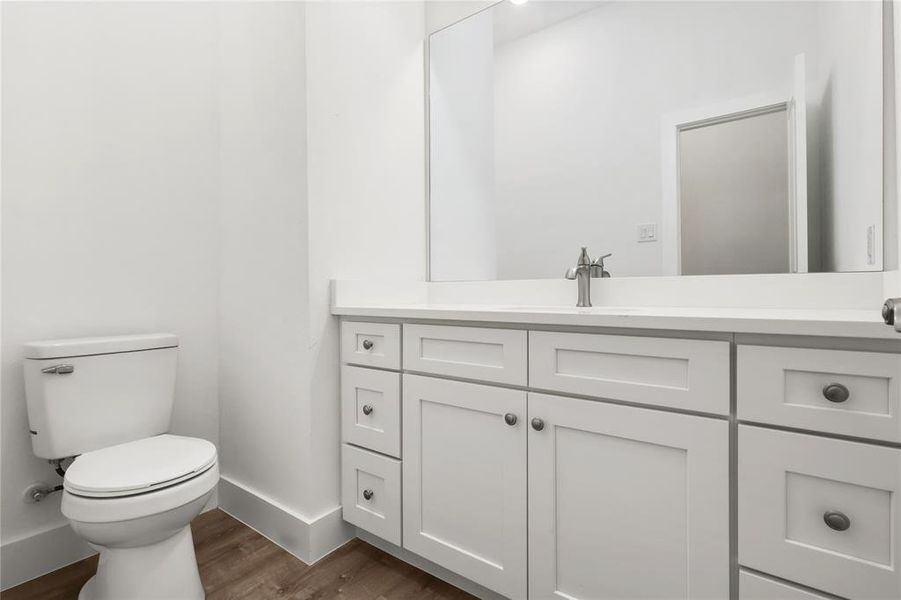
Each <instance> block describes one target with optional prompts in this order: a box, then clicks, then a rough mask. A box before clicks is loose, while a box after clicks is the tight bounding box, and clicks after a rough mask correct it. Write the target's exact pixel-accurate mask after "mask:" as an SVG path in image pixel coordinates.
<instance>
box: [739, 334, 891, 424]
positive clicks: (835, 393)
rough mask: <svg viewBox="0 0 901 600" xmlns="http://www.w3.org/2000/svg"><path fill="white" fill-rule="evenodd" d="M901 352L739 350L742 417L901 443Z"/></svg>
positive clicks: (796, 349)
mask: <svg viewBox="0 0 901 600" xmlns="http://www.w3.org/2000/svg"><path fill="white" fill-rule="evenodd" d="M899 383H901V354H885V353H880V352H848V351H842V350H810V349H802V348H774V347H768V346H739V347H738V417H739V418H740V419H743V420H747V421H758V422H761V423H773V424H776V425H783V426H789V427H797V428H800V429H813V430H817V431H826V432H830V433H839V434H843V435H850V436H855V437H864V438H874V439H880V440H887V441H892V442H901V385H899Z"/></svg>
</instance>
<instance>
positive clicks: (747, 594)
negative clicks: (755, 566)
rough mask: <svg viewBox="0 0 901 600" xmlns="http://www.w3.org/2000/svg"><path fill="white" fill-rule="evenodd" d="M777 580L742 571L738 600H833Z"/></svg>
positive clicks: (830, 597) (739, 576)
mask: <svg viewBox="0 0 901 600" xmlns="http://www.w3.org/2000/svg"><path fill="white" fill-rule="evenodd" d="M832 598H834V596H823V595H822V594H817V593H815V592H812V591H810V590H805V589H804V588H800V587H797V586H794V585H791V584H788V583H785V582H783V581H779V580H777V579H770V578H769V577H764V576H763V575H758V574H757V573H751V572H748V571H745V570H744V569H742V570H741V571H740V572H739V574H738V600H831V599H832Z"/></svg>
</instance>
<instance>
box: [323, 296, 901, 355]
mask: <svg viewBox="0 0 901 600" xmlns="http://www.w3.org/2000/svg"><path fill="white" fill-rule="evenodd" d="M332 314H335V315H341V316H352V317H374V318H395V319H425V320H442V321H472V322H483V323H490V322H495V323H517V324H527V325H566V326H581V327H615V328H636V329H668V330H680V331H715V332H731V333H760V334H775V335H813V336H833V337H858V338H877V339H894V340H897V341H898V344H899V349H901V334H899V333H896V332H895V331H894V329H893V328H891V327H888V326H887V325H885V324H884V323H883V322H882V319H881V316H880V314H879V312H878V311H876V310H861V309H823V310H820V309H807V308H803V309H777V308H696V307H663V306H661V307H654V306H642V307H618V306H598V307H592V308H576V307H561V306H500V305H478V304H402V303H399V304H381V305H380V304H362V303H360V304H354V305H350V304H335V305H333V306H332Z"/></svg>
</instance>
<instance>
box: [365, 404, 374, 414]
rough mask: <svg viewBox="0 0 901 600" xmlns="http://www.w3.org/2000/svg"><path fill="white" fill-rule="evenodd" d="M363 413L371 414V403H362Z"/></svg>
mask: <svg viewBox="0 0 901 600" xmlns="http://www.w3.org/2000/svg"><path fill="white" fill-rule="evenodd" d="M363 414H364V415H371V414H372V405H371V404H364V405H363Z"/></svg>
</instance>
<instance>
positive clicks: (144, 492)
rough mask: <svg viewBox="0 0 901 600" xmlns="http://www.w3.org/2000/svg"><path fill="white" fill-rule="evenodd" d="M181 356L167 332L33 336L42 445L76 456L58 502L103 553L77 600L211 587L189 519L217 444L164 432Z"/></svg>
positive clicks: (37, 449)
mask: <svg viewBox="0 0 901 600" xmlns="http://www.w3.org/2000/svg"><path fill="white" fill-rule="evenodd" d="M177 354H178V338H177V337H176V336H174V335H171V334H149V335H130V336H117V337H103V338H83V339H71V340H53V341H46V342H32V343H29V344H26V345H25V359H26V360H25V387H26V394H27V397H28V421H29V427H30V429H31V440H32V446H33V448H34V453H35V454H36V455H37V456H40V457H42V458H47V459H60V458H65V457H70V456H77V458H76V459H75V461H74V462H73V463H72V464H71V465H70V466H69V468H68V469H67V470H66V475H65V479H64V482H63V486H64V489H63V498H62V512H63V514H64V515H65V516H66V517H67V518H68V519H69V521H70V523H71V525H72V528H73V529H74V530H75V532H76V533H78V535H80V536H81V537H83V538H84V539H85V540H87V541H88V543H90V544H91V546H93V547H94V548H96V549H97V550H98V551H99V552H100V563H99V566H98V568H97V574H96V575H95V576H94V577H92V578H91V579H90V581H88V583H87V584H85V586H84V587H83V588H82V590H81V593H80V594H79V595H78V597H79V600H95V599H96V600H107V599H108V600H149V599H151V598H152V599H154V600H156V599H163V598H171V599H176V598H177V599H178V600H193V599H198V598H204V597H205V594H204V592H203V586H202V585H201V583H200V575H199V573H198V570H197V559H196V558H195V556H194V545H193V540H192V538H191V528H190V527H189V523H190V522H191V520H192V519H193V518H194V517H196V516H197V515H198V514H200V511H201V510H202V509H203V506H204V505H205V504H206V502H207V500H208V499H209V497H210V495H211V494H212V493H213V489H214V488H215V487H216V484H217V482H218V481H219V466H218V464H217V460H216V447H215V446H214V445H213V444H212V443H210V442H208V441H206V440H202V439H197V438H189V437H183V436H177V435H170V434H167V433H166V431H167V430H168V429H169V421H170V418H171V415H172V402H173V399H174V390H175V369H176V358H177Z"/></svg>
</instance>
